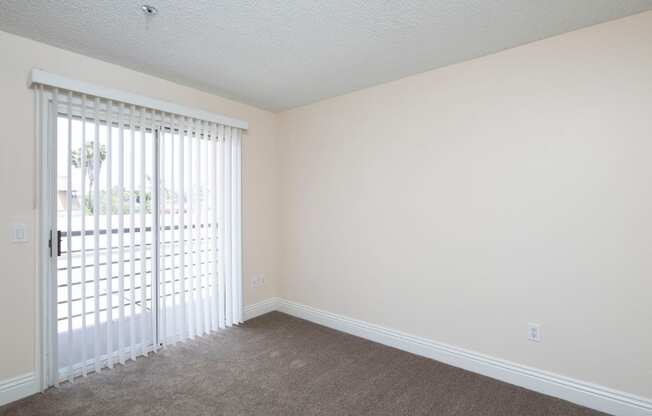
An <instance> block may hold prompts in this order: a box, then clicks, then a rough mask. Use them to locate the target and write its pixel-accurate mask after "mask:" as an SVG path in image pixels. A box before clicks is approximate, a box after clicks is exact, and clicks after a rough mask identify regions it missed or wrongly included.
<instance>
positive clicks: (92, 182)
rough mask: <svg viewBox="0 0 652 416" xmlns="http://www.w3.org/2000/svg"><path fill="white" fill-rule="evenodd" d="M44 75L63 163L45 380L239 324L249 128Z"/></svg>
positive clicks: (48, 119) (50, 132) (43, 129)
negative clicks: (244, 152)
mask: <svg viewBox="0 0 652 416" xmlns="http://www.w3.org/2000/svg"><path fill="white" fill-rule="evenodd" d="M33 85H34V88H35V91H36V100H37V101H36V103H37V113H38V114H37V115H38V120H39V122H40V123H41V125H40V126H39V128H38V131H39V132H40V133H41V134H42V135H44V136H47V137H44V138H43V139H44V142H48V146H49V147H50V149H52V150H54V149H56V152H53V153H56V157H54V156H52V158H51V164H54V165H56V166H57V171H56V175H54V177H53V178H49V179H48V180H49V181H50V183H49V184H50V187H51V188H53V189H56V195H55V196H53V201H52V202H53V204H52V205H55V204H54V203H55V202H56V208H55V207H53V208H52V211H51V213H50V214H51V222H52V223H53V230H52V231H53V233H55V234H57V233H58V237H59V238H58V239H57V238H53V248H54V249H55V251H59V252H60V256H57V255H56V254H57V253H56V252H55V253H54V255H53V264H52V268H53V269H55V273H53V276H52V278H51V279H50V280H48V281H47V282H46V286H47V287H46V292H47V296H46V299H45V300H46V303H47V305H48V306H47V308H46V309H47V311H46V316H47V317H48V318H47V322H46V333H47V335H48V336H47V342H46V344H45V345H44V347H45V348H46V352H47V357H48V360H47V361H48V362H49V365H48V368H49V371H48V374H47V380H46V383H45V384H46V385H52V384H56V383H57V382H59V381H61V380H64V379H67V380H73V378H74V377H76V376H78V375H86V374H87V373H88V372H89V371H99V370H100V369H102V368H104V367H109V368H111V367H113V365H114V364H116V363H123V364H124V363H125V362H126V361H127V360H129V359H132V360H133V359H136V357H138V356H140V355H147V354H148V353H149V352H155V351H156V350H157V349H158V348H161V347H163V348H164V347H166V346H167V345H169V344H173V343H175V342H179V341H183V340H186V339H191V338H194V337H197V336H201V335H204V334H207V333H209V332H211V331H216V330H218V329H220V328H225V327H228V326H231V325H233V324H237V323H240V322H242V320H243V313H242V310H243V304H242V278H241V276H242V250H241V247H242V232H241V176H240V172H241V138H242V129H241V128H240V127H237V126H233V125H228V124H223V123H220V122H219V121H220V120H218V121H215V119H214V118H213V119H204V118H198V117H193V116H192V115H188V114H179V113H174V112H169V111H165V110H163V109H160V108H154V107H147V106H143V105H139V104H138V103H134V102H133V101H138V100H130V101H132V102H129V101H118V100H114V99H112V98H110V97H109V98H107V97H102V96H99V95H93V94H89V93H87V91H84V88H81V89H82V91H78V90H71V89H66V88H62V87H61V86H52V85H49V84H48V83H46V82H39V81H38V80H34V79H33ZM206 118H210V117H206ZM227 121H228V119H227ZM234 124H237V123H234ZM55 159H56V160H55ZM54 227H56V228H54ZM57 240H59V241H60V243H57V242H56V241H57Z"/></svg>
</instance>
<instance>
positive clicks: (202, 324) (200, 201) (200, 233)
mask: <svg viewBox="0 0 652 416" xmlns="http://www.w3.org/2000/svg"><path fill="white" fill-rule="evenodd" d="M203 127H204V122H203V121H200V122H199V125H198V126H197V132H198V134H197V171H196V174H197V225H198V227H199V228H198V229H197V237H198V241H199V250H197V264H198V267H197V277H198V283H199V290H198V291H197V307H198V309H199V334H200V335H203V334H204V333H205V332H206V311H205V308H204V282H205V279H204V259H203V257H204V256H203V253H204V252H205V251H206V240H205V239H204V224H203V221H202V212H203V211H204V209H203V208H204V198H203V188H202V184H203V180H202V179H203V178H202V176H203V175H202V158H203V157H202V156H203V152H202V144H203V141H204V137H205V131H204V129H203Z"/></svg>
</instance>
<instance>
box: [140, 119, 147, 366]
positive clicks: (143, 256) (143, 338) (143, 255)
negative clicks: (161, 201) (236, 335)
mask: <svg viewBox="0 0 652 416" xmlns="http://www.w3.org/2000/svg"><path fill="white" fill-rule="evenodd" d="M144 124H145V109H144V108H141V109H140V194H139V195H140V204H138V208H139V209H140V342H141V345H140V348H141V350H140V351H141V353H142V354H143V355H147V335H146V331H145V323H146V319H147V313H146V310H147V288H146V285H145V269H146V263H147V245H146V241H145V240H146V235H147V231H146V229H147V223H146V221H145V219H146V216H145V214H146V213H145V209H146V205H147V204H146V197H145V135H146V134H147V129H146V128H145V127H144Z"/></svg>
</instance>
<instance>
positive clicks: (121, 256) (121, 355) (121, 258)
mask: <svg viewBox="0 0 652 416" xmlns="http://www.w3.org/2000/svg"><path fill="white" fill-rule="evenodd" d="M124 112H125V106H124V103H120V118H119V119H118V139H119V141H118V200H119V201H120V204H119V205H118V246H119V247H118V305H119V306H118V359H119V361H120V363H122V364H124V363H125V350H124V349H125V345H124V344H125V340H124V331H125V330H126V327H125V308H124V304H125V292H124V291H125V285H124V281H125V273H124V271H125V245H124V242H125V240H124V218H125V216H124V200H125V189H124V188H125V183H124V155H125V138H124V127H123V121H122V118H123V117H124Z"/></svg>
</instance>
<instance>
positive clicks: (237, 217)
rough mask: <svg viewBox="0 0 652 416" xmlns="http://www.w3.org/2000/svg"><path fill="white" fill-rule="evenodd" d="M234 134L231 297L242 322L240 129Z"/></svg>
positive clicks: (236, 314)
mask: <svg viewBox="0 0 652 416" xmlns="http://www.w3.org/2000/svg"><path fill="white" fill-rule="evenodd" d="M233 130H234V132H235V142H234V146H233V154H234V158H233V161H234V166H233V169H232V170H233V176H234V178H235V179H234V181H233V185H234V186H235V192H233V196H232V199H233V201H234V203H233V210H234V215H233V224H232V226H231V229H232V232H233V236H234V237H233V246H234V248H233V262H234V269H235V272H234V274H233V279H234V281H233V283H234V285H235V288H236V289H235V290H234V291H233V296H234V297H235V299H236V309H235V316H236V318H235V322H236V323H242V322H243V316H242V312H243V299H242V227H241V224H242V206H241V204H242V177H241V165H240V164H241V162H242V155H241V151H242V143H241V133H242V131H241V130H240V129H233Z"/></svg>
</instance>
